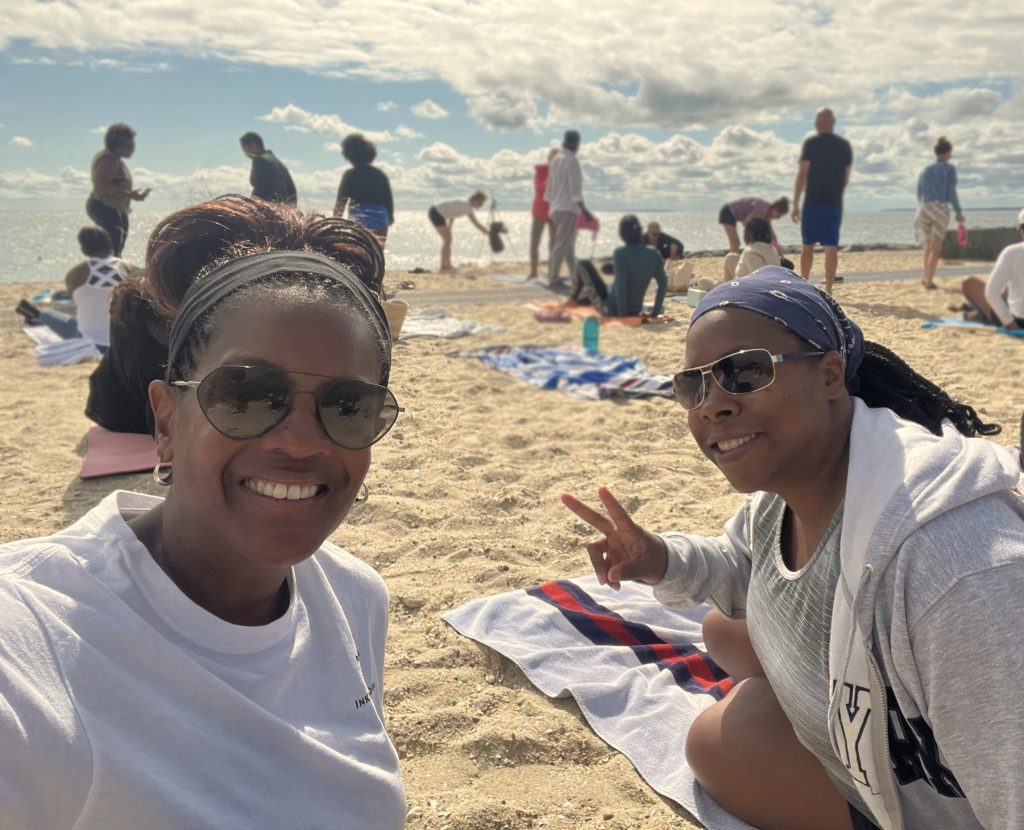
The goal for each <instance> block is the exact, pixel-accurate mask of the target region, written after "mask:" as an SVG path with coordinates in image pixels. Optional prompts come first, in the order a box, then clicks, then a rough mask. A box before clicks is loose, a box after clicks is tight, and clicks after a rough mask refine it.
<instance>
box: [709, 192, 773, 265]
mask: <svg viewBox="0 0 1024 830" xmlns="http://www.w3.org/2000/svg"><path fill="white" fill-rule="evenodd" d="M788 212H789V199H787V198H786V197H785V196H783V197H782V198H780V199H776V200H775V201H774V202H768V200H767V199H759V198H758V197H757V196H744V197H743V198H741V199H735V200H733V201H732V202H728V203H727V204H724V205H722V209H721V210H720V211H719V212H718V224H719V225H721V226H722V229H723V230H724V231H725V236H726V238H727V239H728V240H729V252H730V253H734V254H738V253H739V251H740V237H739V234H738V233H737V232H736V223H737V222H739V223H741V224H742V225H743V226H744V227H746V225H747V222H749V221H750V220H751V219H766V220H768V223H769V225H771V222H772V220H774V219H778V218H779V217H780V216H785V215H786V214H787V213H788ZM772 243H773V244H774V245H776V246H778V244H779V243H778V242H777V241H776V240H775V232H774V231H772Z"/></svg>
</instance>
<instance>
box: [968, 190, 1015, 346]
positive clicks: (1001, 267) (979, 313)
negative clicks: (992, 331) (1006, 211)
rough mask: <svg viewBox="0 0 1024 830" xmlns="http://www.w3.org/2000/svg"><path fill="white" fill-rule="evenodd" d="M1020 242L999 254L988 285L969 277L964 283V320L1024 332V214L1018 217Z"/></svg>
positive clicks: (978, 279) (983, 281)
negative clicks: (967, 303)
mask: <svg viewBox="0 0 1024 830" xmlns="http://www.w3.org/2000/svg"><path fill="white" fill-rule="evenodd" d="M1017 232H1018V233H1019V234H1020V238H1021V241H1020V242H1017V243H1016V244H1014V245H1007V246H1006V247H1005V248H1003V250H1002V251H1001V252H1000V254H999V258H998V259H997V260H996V264H995V266H994V267H993V268H992V274H991V275H990V276H989V278H988V281H987V282H986V281H985V280H982V279H980V278H979V277H968V278H967V279H965V280H964V281H963V284H962V286H961V287H962V288H963V292H964V296H965V297H966V298H967V301H968V302H969V303H970V306H965V307H964V319H965V320H974V321H977V322H981V323H989V324H991V325H993V326H1002V327H1003V328H1007V329H1019V328H1024V210H1022V211H1021V212H1020V213H1019V214H1018V216H1017Z"/></svg>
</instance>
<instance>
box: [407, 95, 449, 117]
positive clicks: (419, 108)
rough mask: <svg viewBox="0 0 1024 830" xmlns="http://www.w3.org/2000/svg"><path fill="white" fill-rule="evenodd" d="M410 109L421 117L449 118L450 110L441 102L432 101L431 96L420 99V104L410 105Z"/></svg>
mask: <svg viewBox="0 0 1024 830" xmlns="http://www.w3.org/2000/svg"><path fill="white" fill-rule="evenodd" d="M409 111H410V112H411V113H412V114H413V115H415V116H418V117H419V118H430V119H437V118H447V117H448V114H449V113H448V110H446V109H445V108H444V107H442V106H441V105H440V104H437V103H435V102H434V101H431V100H430V99H429V98H427V99H426V100H424V101H420V102H419V103H418V104H413V105H412V106H411V107H409Z"/></svg>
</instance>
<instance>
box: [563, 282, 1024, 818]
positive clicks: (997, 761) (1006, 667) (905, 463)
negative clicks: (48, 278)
mask: <svg viewBox="0 0 1024 830" xmlns="http://www.w3.org/2000/svg"><path fill="white" fill-rule="evenodd" d="M675 390H676V395H677V398H678V400H679V402H680V403H681V404H682V406H683V408H684V409H685V410H686V411H687V417H688V420H689V426H690V431H691V433H692V434H693V436H694V438H695V439H696V441H697V443H698V445H699V446H700V449H701V451H702V452H703V453H704V454H705V455H706V456H707V457H708V458H710V459H711V460H712V461H713V462H714V463H715V464H716V465H717V466H718V468H719V469H720V470H721V471H722V474H723V475H724V476H725V477H726V479H727V480H728V481H729V482H730V483H731V484H732V485H733V486H734V487H735V488H736V489H737V490H739V491H741V492H743V493H748V494H750V495H749V496H748V497H747V499H746V502H745V503H744V505H743V506H742V507H741V508H740V510H739V512H737V514H736V515H735V516H734V517H733V518H732V519H730V520H729V522H728V523H727V524H726V526H725V531H724V533H723V535H721V536H719V537H717V538H708V537H702V536H695V535H689V534H685V535H684V534H678V533H670V534H664V535H655V534H653V533H651V532H649V531H647V530H645V529H643V528H641V527H639V526H638V525H636V524H635V523H634V522H633V521H632V519H631V518H630V516H629V515H628V514H627V513H626V511H625V510H624V509H623V508H622V506H621V505H620V504H619V502H618V501H617V500H616V499H615V497H614V496H613V495H612V494H611V493H610V492H609V491H608V490H607V489H606V488H601V489H600V490H599V491H598V493H599V498H600V500H601V503H602V504H603V506H604V508H605V511H606V513H602V512H599V511H597V510H595V509H593V508H591V507H588V506H587V505H585V504H583V503H582V502H580V501H579V500H578V499H576V498H574V497H572V496H569V495H568V494H566V495H564V496H563V502H564V503H565V504H566V506H567V507H569V509H570V510H572V511H573V512H575V513H576V514H577V515H579V516H580V517H581V518H583V519H584V520H585V521H587V522H588V523H590V524H591V525H592V526H593V527H595V528H596V529H597V530H598V531H599V532H600V533H601V534H602V536H601V537H600V538H599V539H597V540H596V541H594V542H592V543H591V544H590V545H588V553H589V554H590V558H591V561H592V563H593V565H594V569H595V571H596V573H597V576H598V578H599V580H600V581H601V582H602V583H606V584H611V585H612V586H613V587H617V586H618V585H619V583H620V582H621V581H622V580H625V579H633V580H640V581H643V582H647V583H649V584H652V585H654V593H655V596H656V597H657V598H658V599H659V600H660V601H662V602H663V603H666V604H668V605H672V606H679V607H689V606H693V605H697V604H699V603H701V602H704V601H706V600H707V601H710V602H712V603H713V604H714V605H715V606H716V608H715V609H713V610H711V611H709V612H708V614H707V616H706V618H705V621H704V636H705V642H706V644H707V647H708V650H709V652H710V653H711V656H712V657H713V658H714V659H715V660H716V661H718V662H719V664H720V665H721V666H722V667H723V668H724V669H725V670H726V671H728V672H729V673H730V674H731V675H732V676H733V678H734V679H735V680H736V681H738V682H737V685H736V686H735V687H734V689H733V690H732V691H731V692H730V693H729V694H728V695H727V696H726V697H725V698H724V699H723V700H721V701H719V702H718V703H715V704H713V705H712V706H710V707H708V708H707V709H706V710H705V711H704V712H703V713H702V714H701V715H700V716H699V717H698V718H697V719H696V721H695V722H694V724H693V726H692V728H691V729H690V732H689V734H688V736H687V739H686V754H687V758H688V761H689V763H690V766H691V767H692V769H693V770H694V773H695V775H696V777H697V779H698V780H699V781H700V783H701V784H702V785H703V786H704V788H705V789H706V790H707V791H708V792H709V793H710V794H711V795H712V797H714V798H715V799H716V800H717V801H718V802H719V803H720V804H722V805H723V806H724V807H725V808H727V809H728V810H729V811H730V812H732V813H733V814H735V815H737V816H739V817H740V818H742V819H744V820H745V821H747V822H749V823H751V824H753V825H754V826H756V827H759V828H769V829H770V828H787V829H788V830H793V829H794V828H843V829H844V830H846V829H847V828H851V827H852V828H870V827H874V826H877V827H882V828H901V827H906V828H933V827H956V828H981V827H984V828H997V827H998V828H1011V827H1020V826H1022V824H1024V786H1022V785H1024V773H1022V770H1024V757H1022V754H1024V753H1022V750H1021V747H1022V746H1024V722H1022V720H1021V718H1020V717H1019V712H1020V711H1021V709H1022V707H1024V651H1022V649H1021V647H1020V644H1021V642H1022V641H1024V617H1022V615H1021V613H1020V602H1021V599H1020V598H1021V597H1022V596H1024V502H1022V499H1021V493H1020V492H1019V490H1017V489H1016V488H1018V487H1019V482H1020V466H1019V462H1018V460H1017V458H1016V456H1015V454H1014V453H1011V452H1010V451H1008V450H1007V449H1006V448H1004V447H1001V446H999V445H997V444H994V443H992V442H989V441H985V440H982V439H980V438H978V437H974V436H976V435H979V434H980V435H991V434H993V433H995V432H997V431H998V427H996V426H994V425H989V424H985V423H983V422H982V421H981V419H980V418H979V417H978V416H977V415H976V414H975V412H974V410H973V409H971V408H970V407H968V406H965V405H962V404H958V403H955V402H954V401H952V400H951V399H950V398H949V396H947V395H946V394H945V393H944V392H943V391H942V390H941V389H939V388H938V387H937V386H935V385H934V384H932V383H931V382H929V381H927V380H926V379H925V378H923V377H921V376H920V375H918V374H917V373H916V372H914V371H913V370H912V369H910V368H909V367H908V366H907V365H906V364H905V363H903V361H901V360H900V359H899V358H898V357H896V355H894V354H893V353H892V352H890V351H889V350H888V349H885V348H884V347H882V346H880V345H878V344H876V343H870V342H865V340H864V338H863V336H862V334H861V331H860V329H859V328H858V327H857V326H856V324H854V323H853V322H852V321H851V320H849V319H848V318H847V317H846V315H845V314H844V313H843V310H842V309H841V308H840V307H839V305H838V304H837V303H836V302H835V301H834V300H833V299H832V298H831V297H829V296H827V295H826V294H824V293H822V292H821V291H819V290H818V289H816V288H814V287H813V286H811V285H810V284H809V283H807V282H805V281H804V280H801V279H799V278H798V277H796V276H794V275H793V274H792V273H791V272H789V271H786V270H785V269H783V268H780V267H768V268H762V269H761V270H759V271H757V272H755V273H754V274H753V275H751V276H749V277H746V278H744V279H742V280H737V281H734V282H730V283H726V284H722V285H720V286H718V287H716V288H715V289H713V290H712V291H710V292H709V293H708V294H707V295H706V296H705V297H704V298H703V300H702V301H701V302H700V304H699V305H698V307H697V308H696V309H695V311H694V314H693V317H692V319H691V322H690V329H689V333H688V335H687V338H686V363H685V368H684V369H683V370H682V371H681V372H680V373H679V374H678V375H677V376H676V378H675Z"/></svg>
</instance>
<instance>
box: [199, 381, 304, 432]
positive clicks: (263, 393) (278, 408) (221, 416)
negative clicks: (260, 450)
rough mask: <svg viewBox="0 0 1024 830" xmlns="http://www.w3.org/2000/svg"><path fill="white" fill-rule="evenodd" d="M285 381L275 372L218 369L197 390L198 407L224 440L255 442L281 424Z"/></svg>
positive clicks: (286, 405) (287, 403)
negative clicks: (257, 438) (247, 439)
mask: <svg viewBox="0 0 1024 830" xmlns="http://www.w3.org/2000/svg"><path fill="white" fill-rule="evenodd" d="M291 397H292V395H291V390H290V389H289V388H288V381H287V380H286V379H285V378H284V376H283V375H281V374H280V373H279V372H274V371H267V370H265V369H247V368H245V367H241V366H222V367H221V368H219V369H215V370H214V371H212V372H211V373H210V374H209V375H207V376H206V378H205V379H204V380H203V382H202V384H201V385H200V387H199V406H200V407H201V408H202V410H203V413H204V414H205V415H206V417H207V419H208V420H209V421H210V423H211V424H213V426H214V427H216V428H217V431H218V432H220V433H222V434H223V435H226V436H227V437H228V438H255V437H256V436H258V435H262V434H263V433H265V432H267V431H268V430H269V429H271V428H272V427H273V426H274V425H275V424H277V423H278V422H279V421H281V420H282V419H283V418H284V416H285V415H287V414H288V410H289V409H290V408H291Z"/></svg>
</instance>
